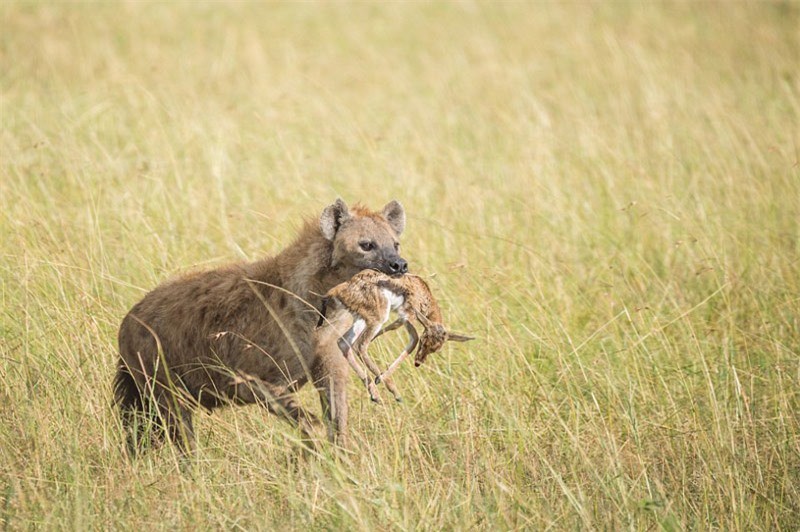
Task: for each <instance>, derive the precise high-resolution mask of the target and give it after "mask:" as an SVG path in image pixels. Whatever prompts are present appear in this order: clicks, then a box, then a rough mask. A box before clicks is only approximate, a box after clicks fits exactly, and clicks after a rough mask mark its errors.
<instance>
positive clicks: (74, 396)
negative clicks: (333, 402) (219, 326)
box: [0, 1, 800, 530]
mask: <svg viewBox="0 0 800 532" xmlns="http://www.w3.org/2000/svg"><path fill="white" fill-rule="evenodd" d="M0 14H1V15H2V22H1V24H2V25H1V26H0V88H1V89H2V93H1V94H0V121H1V123H0V309H1V310H2V312H0V524H1V525H2V527H3V528H4V529H39V528H42V529H54V528H68V529H69V528H71V529H139V530H150V529H174V528H177V529H182V530H191V529H209V528H210V529H215V528H219V529H306V528H312V529H339V528H345V529H376V530H405V529H414V528H420V529H432V530H436V529H448V530H452V529H468V528H478V529H491V530H504V529H530V530H542V529H593V528H594V529H605V530H618V529H634V530H653V529H659V528H664V529H667V530H677V529H684V528H692V529H721V530H775V529H782V530H797V529H798V527H800V243H799V242H800V4H798V3H795V2H784V3H776V4H772V3H762V2H754V3H680V4H667V3H646V4H639V3H636V4H628V3H569V4H557V3H532V4H522V3H519V4H517V3H502V4H499V3H473V2H464V3H425V4H383V3H381V4H357V5H347V4H329V3H324V4H307V3H303V4H246V3H232V4H227V5H226V4H211V3H199V4H196V5H192V4H171V3H169V4H168V3H139V2H127V3H102V4H84V3H71V4H50V3H41V2H39V3H16V2H10V1H8V2H3V3H2V5H0ZM337 196H341V197H343V198H344V199H345V200H347V201H348V202H355V201H363V202H364V203H366V204H367V205H370V206H372V207H375V208H379V207H380V206H382V205H383V204H384V203H386V202H387V201H388V200H390V199H392V198H397V199H399V200H400V201H402V202H403V204H404V205H405V207H406V210H407V212H408V215H409V220H408V225H407V230H406V233H405V234H404V240H403V246H404V247H403V250H404V251H403V254H404V256H405V257H406V258H408V259H409V261H410V263H411V267H412V270H414V271H416V272H418V273H421V274H424V275H426V276H430V279H431V285H432V288H433V289H434V290H435V292H436V293H437V294H438V296H439V298H440V300H441V302H442V305H443V307H444V309H445V314H446V318H447V321H448V323H449V324H450V325H451V326H452V327H453V328H454V329H457V330H460V331H464V332H469V333H472V334H474V335H476V336H478V337H479V338H478V339H477V340H476V341H474V342H472V343H471V344H465V345H457V346H448V347H447V348H446V349H445V350H444V351H443V352H442V353H439V354H437V355H434V356H433V357H431V359H430V360H429V362H428V363H427V364H426V365H425V366H423V367H422V368H420V369H414V368H413V365H412V364H409V365H408V366H407V367H404V368H401V369H400V370H399V371H398V373H397V374H396V382H397V383H398V385H399V386H400V387H401V389H402V390H403V392H404V395H405V398H406V401H405V402H404V403H403V404H400V405H395V404H392V403H391V402H390V401H387V402H386V403H385V404H384V405H383V406H374V405H373V404H371V403H370V401H369V398H368V397H367V394H366V393H365V392H364V391H363V390H362V388H361V386H360V385H359V383H358V382H357V381H356V380H355V378H354V379H353V380H352V382H351V416H352V420H351V431H352V440H353V446H352V447H353V448H352V451H353V452H352V453H349V454H337V453H334V452H332V451H331V450H330V448H328V447H323V450H322V451H321V452H320V453H319V455H318V456H312V457H307V458H302V457H301V455H300V454H299V453H298V450H297V438H298V434H297V433H296V432H295V431H294V430H293V429H292V428H291V427H290V426H288V425H287V424H285V423H283V422H281V421H280V420H278V419H277V418H276V417H274V416H270V415H268V414H267V413H266V412H264V411H263V410H262V409H260V408H258V407H247V408H238V409H232V408H231V409H224V410H220V411H217V412H215V413H214V414H212V415H199V416H198V418H197V420H196V427H197V430H198V437H199V441H198V444H199V451H198V453H197V455H196V457H195V458H194V462H193V464H192V468H191V471H189V472H184V473H182V472H181V470H180V468H179V467H178V463H177V460H176V457H175V455H174V453H173V451H172V450H171V449H170V448H164V449H161V450H157V451H155V452H152V453H150V454H148V455H147V456H145V457H143V458H141V459H139V460H136V461H130V460H128V458H127V457H126V454H125V452H124V446H123V437H122V434H121V430H120V426H119V423H118V421H117V416H116V412H115V411H114V410H113V409H112V408H111V380H112V376H113V373H114V365H115V357H116V330H117V327H118V326H119V323H120V320H121V319H122V317H123V316H124V314H125V313H126V312H127V310H128V309H129V308H130V306H131V305H133V303H135V302H136V301H137V300H138V299H139V298H141V297H142V295H143V294H144V293H145V292H146V291H147V290H149V289H150V288H152V287H154V286H155V285H156V284H157V283H159V282H160V281H162V280H164V279H167V278H169V277H172V276H175V275H178V274H180V273H182V272H186V271H190V270H194V269H199V268H207V267H212V266H216V265H222V264H226V263H229V262H231V261H237V260H243V259H247V260H254V259H256V258H258V257H262V256H264V255H266V254H271V253H274V252H276V251H278V250H280V249H281V248H282V247H283V246H285V245H287V244H288V243H289V242H291V240H292V239H293V237H294V235H295V233H296V231H297V229H298V228H299V227H300V226H301V224H302V221H303V219H304V217H313V216H317V215H318V214H319V212H321V210H322V208H323V207H324V206H325V205H328V204H329V203H331V202H332V201H333V200H334V199H335V198H336V197H337ZM403 340H404V339H403V338H401V337H400V336H399V335H398V336H395V337H392V338H388V339H381V340H380V341H379V342H376V343H375V344H374V345H375V353H374V354H375V356H376V358H379V359H380V360H382V361H384V362H385V361H387V360H389V359H390V358H391V357H393V355H394V354H395V353H396V350H397V349H398V348H399V346H401V345H402V343H403ZM384 394H385V390H384ZM301 400H302V402H303V403H304V404H305V405H307V406H308V407H309V408H311V409H313V410H315V411H317V412H318V411H319V410H318V409H319V407H318V404H317V400H316V396H315V394H314V393H313V391H312V390H311V389H308V390H303V392H302V394H301ZM298 457H300V458H298Z"/></svg>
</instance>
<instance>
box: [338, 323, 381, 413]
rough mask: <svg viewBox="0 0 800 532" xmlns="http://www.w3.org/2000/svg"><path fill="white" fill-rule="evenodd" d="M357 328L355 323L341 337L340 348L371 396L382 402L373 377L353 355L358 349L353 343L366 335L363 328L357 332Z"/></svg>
mask: <svg viewBox="0 0 800 532" xmlns="http://www.w3.org/2000/svg"><path fill="white" fill-rule="evenodd" d="M369 329H370V331H371V330H372V328H369ZM356 330H357V326H356V325H353V326H352V327H351V328H350V330H348V331H347V332H346V333H345V334H344V335H343V336H342V337H341V338H339V342H338V344H339V349H341V351H342V354H343V355H344V358H345V360H347V363H348V364H350V366H351V367H352V368H353V371H355V372H356V375H358V378H359V379H361V382H363V383H364V385H365V386H366V387H367V391H369V398H370V399H372V400H373V401H374V402H376V403H380V402H381V399H380V397H378V392H377V389H376V386H375V383H373V382H372V379H370V378H369V377H368V376H367V372H366V371H365V370H364V368H362V367H361V365H360V364H359V363H358V361H357V360H356V357H355V356H354V355H353V351H357V349H355V348H354V347H353V343H354V342H356V343H358V339H359V338H363V337H364V332H363V329H362V331H360V332H358V333H357V332H355V331H356Z"/></svg>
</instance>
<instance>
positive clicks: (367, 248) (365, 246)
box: [358, 242, 375, 251]
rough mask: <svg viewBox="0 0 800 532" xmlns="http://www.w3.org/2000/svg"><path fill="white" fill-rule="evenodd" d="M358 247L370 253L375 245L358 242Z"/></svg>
mask: <svg viewBox="0 0 800 532" xmlns="http://www.w3.org/2000/svg"><path fill="white" fill-rule="evenodd" d="M358 245H359V246H360V247H361V249H362V250H364V251H372V250H373V248H374V247H375V243H374V242H359V243H358Z"/></svg>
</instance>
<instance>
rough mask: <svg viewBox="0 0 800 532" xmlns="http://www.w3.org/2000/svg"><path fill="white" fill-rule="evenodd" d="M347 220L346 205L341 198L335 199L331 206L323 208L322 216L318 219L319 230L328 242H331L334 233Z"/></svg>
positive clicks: (348, 212)
mask: <svg viewBox="0 0 800 532" xmlns="http://www.w3.org/2000/svg"><path fill="white" fill-rule="evenodd" d="M348 218H350V211H348V210H347V204H346V203H345V202H344V200H342V198H336V201H335V202H334V203H333V205H328V206H327V207H325V210H323V211H322V216H320V217H319V228H320V229H321V230H322V235H323V236H324V237H325V238H327V239H328V240H333V237H334V236H336V231H338V230H339V227H341V225H342V223H344V221H345V220H347V219H348Z"/></svg>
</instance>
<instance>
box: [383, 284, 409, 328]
mask: <svg viewBox="0 0 800 532" xmlns="http://www.w3.org/2000/svg"><path fill="white" fill-rule="evenodd" d="M383 297H384V299H386V315H385V316H384V318H383V323H386V322H387V321H389V314H391V312H392V311H393V310H398V309H399V308H400V307H401V306H402V305H403V303H404V302H405V298H404V297H403V296H401V295H399V294H395V293H394V292H392V291H391V290H389V289H388V288H384V289H383Z"/></svg>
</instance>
